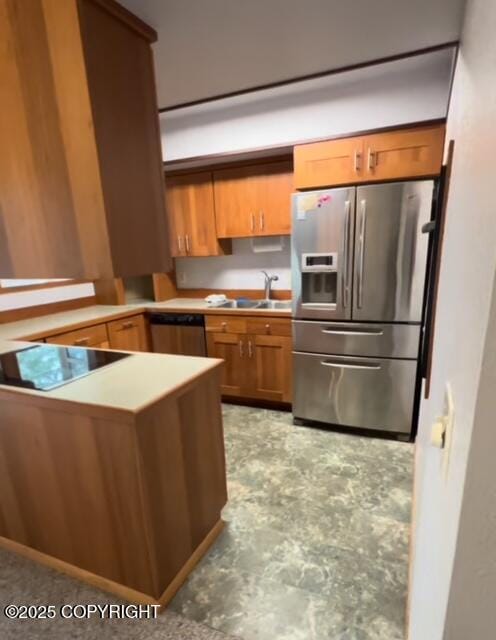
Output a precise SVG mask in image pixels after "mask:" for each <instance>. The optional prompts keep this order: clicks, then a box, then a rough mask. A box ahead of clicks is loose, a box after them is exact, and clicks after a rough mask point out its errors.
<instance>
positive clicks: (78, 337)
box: [46, 324, 110, 349]
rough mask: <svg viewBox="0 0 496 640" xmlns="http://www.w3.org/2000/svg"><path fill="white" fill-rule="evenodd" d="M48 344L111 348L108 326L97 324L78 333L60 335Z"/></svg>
mask: <svg viewBox="0 0 496 640" xmlns="http://www.w3.org/2000/svg"><path fill="white" fill-rule="evenodd" d="M46 342H47V344H60V345H67V346H69V347H94V348H96V349H108V348H109V347H110V343H109V337H108V331H107V325H105V324H97V325H94V326H92V327H85V328H84V329H77V330H76V331H67V332H66V333H59V334H58V335H56V336H50V337H48V338H47V339H46Z"/></svg>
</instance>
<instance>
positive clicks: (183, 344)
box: [149, 313, 207, 357]
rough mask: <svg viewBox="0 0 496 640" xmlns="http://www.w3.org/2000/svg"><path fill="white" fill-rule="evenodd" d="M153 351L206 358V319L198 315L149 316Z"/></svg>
mask: <svg viewBox="0 0 496 640" xmlns="http://www.w3.org/2000/svg"><path fill="white" fill-rule="evenodd" d="M149 319H150V327H151V332H152V345H153V351H155V352H156V353H175V354H180V355H183V356H204V357H205V356H206V355H207V346H206V341H205V319H204V317H203V316H202V315H201V314H196V313H151V314H149Z"/></svg>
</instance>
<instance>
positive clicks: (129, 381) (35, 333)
mask: <svg viewBox="0 0 496 640" xmlns="http://www.w3.org/2000/svg"><path fill="white" fill-rule="evenodd" d="M161 310H163V311H171V312H173V311H177V312H188V311H190V312H197V313H207V314H235V315H252V316H253V315H261V316H277V317H290V316H291V312H290V311H289V310H287V309H282V310H279V309H277V310H272V309H271V310H266V309H265V310H257V309H249V310H245V309H243V310H241V309H218V308H212V307H209V306H208V305H207V303H206V302H205V301H204V300H202V299H199V298H173V299H171V300H166V301H164V302H147V301H136V302H135V303H134V304H127V305H119V306H111V305H94V306H91V307H83V308H81V309H75V310H73V311H63V312H60V313H53V314H50V315H46V316H40V317H38V318H30V319H27V320H19V321H17V322H9V323H6V324H0V353H4V352H7V351H12V350H14V349H20V348H23V347H29V346H32V343H29V342H25V341H26V340H36V339H38V338H42V337H45V336H50V335H51V336H54V335H57V334H59V333H65V332H67V331H72V330H74V329H77V328H80V327H84V326H91V325H93V324H100V323H104V322H109V321H112V320H117V319H119V318H124V317H129V316H132V315H136V314H140V313H145V312H147V311H161ZM221 362H222V361H221V360H218V359H215V358H197V357H191V356H180V355H169V354H161V353H143V352H139V353H138V352H137V353H133V354H132V356H131V357H130V358H126V359H124V360H120V361H118V362H116V363H113V364H110V365H108V366H106V367H103V368H102V369H99V370H97V371H93V372H91V373H90V374H89V375H87V376H86V377H83V378H80V379H78V380H73V381H71V382H70V383H69V384H66V385H63V386H61V387H58V388H57V389H53V390H51V391H36V390H30V389H22V388H20V387H9V386H5V385H0V392H8V393H9V394H12V393H18V394H23V395H24V397H26V396H31V397H32V396H36V397H38V398H45V400H59V401H65V402H70V403H77V404H78V405H79V406H86V407H90V408H91V407H92V406H93V407H98V408H100V409H106V410H114V411H122V412H128V413H136V412H138V411H140V410H141V409H143V408H144V407H146V406H148V405H150V404H152V403H153V402H156V401H157V400H159V399H160V398H162V397H165V396H167V395H170V394H172V393H174V391H176V390H178V389H180V388H182V387H184V386H185V385H187V384H189V383H190V382H191V381H192V380H194V379H195V378H196V377H198V376H200V375H202V374H203V373H205V372H207V371H209V370H211V369H213V368H215V367H218V366H219V365H220V363H221Z"/></svg>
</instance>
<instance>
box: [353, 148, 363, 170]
mask: <svg viewBox="0 0 496 640" xmlns="http://www.w3.org/2000/svg"><path fill="white" fill-rule="evenodd" d="M361 161H362V154H361V153H360V151H357V149H355V154H354V168H355V172H356V173H358V172H359V171H360V170H361V168H362V162H361Z"/></svg>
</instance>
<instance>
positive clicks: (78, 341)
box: [74, 337, 90, 345]
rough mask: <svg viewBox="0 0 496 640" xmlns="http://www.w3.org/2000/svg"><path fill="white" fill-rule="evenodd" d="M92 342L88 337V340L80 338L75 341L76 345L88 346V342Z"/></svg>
mask: <svg viewBox="0 0 496 640" xmlns="http://www.w3.org/2000/svg"><path fill="white" fill-rule="evenodd" d="M89 341H90V339H89V338H88V337H86V338H78V339H77V340H74V344H75V345H77V344H88V342H89Z"/></svg>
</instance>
